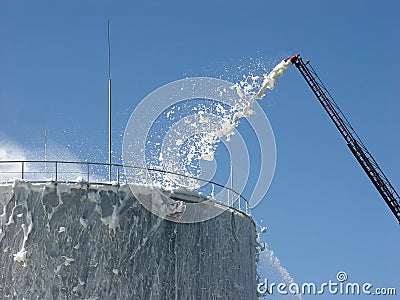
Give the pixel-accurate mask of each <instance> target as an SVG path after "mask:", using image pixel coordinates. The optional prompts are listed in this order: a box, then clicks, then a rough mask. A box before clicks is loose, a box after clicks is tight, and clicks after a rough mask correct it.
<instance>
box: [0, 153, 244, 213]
mask: <svg viewBox="0 0 400 300" xmlns="http://www.w3.org/2000/svg"><path fill="white" fill-rule="evenodd" d="M110 170H111V177H112V179H115V180H114V181H111V182H110V180H109V172H110ZM126 170H128V171H131V170H133V171H135V172H136V171H138V172H143V173H146V175H147V181H146V183H149V181H148V178H149V172H152V173H158V174H164V175H167V176H171V177H181V178H185V179H187V180H190V181H191V182H193V183H194V184H193V186H196V188H193V189H194V190H195V191H197V192H199V193H201V194H202V195H204V196H205V197H207V198H211V199H214V200H216V201H217V202H219V203H221V204H223V205H226V206H229V207H231V208H234V209H236V210H239V211H241V212H243V213H245V214H247V215H251V207H250V205H249V201H248V200H247V199H246V198H245V197H244V196H242V195H241V194H240V193H238V192H236V191H235V190H233V189H232V188H230V187H228V186H225V185H222V184H219V183H217V182H213V181H210V180H206V179H201V178H197V177H194V176H189V175H184V174H179V173H175V172H170V171H166V170H161V169H155V168H145V167H138V166H125V165H121V164H109V163H99V162H86V161H85V162H78V161H58V160H51V161H50V160H47V161H44V160H7V161H5V160H4V161H0V183H8V182H11V181H13V180H15V179H22V180H27V181H29V182H34V183H45V182H69V183H75V182H85V183H88V184H104V185H107V184H118V185H119V184H121V183H122V184H129V183H132V182H131V180H129V178H127V177H126V172H125V171H126ZM129 177H131V176H129ZM135 183H137V182H136V181H135ZM173 185H174V187H177V188H178V187H183V188H187V187H185V186H182V185H179V184H178V183H176V182H175V183H174V184H173ZM215 195H217V197H216V196H215ZM218 195H219V196H218ZM221 195H222V196H221ZM217 198H218V199H217Z"/></svg>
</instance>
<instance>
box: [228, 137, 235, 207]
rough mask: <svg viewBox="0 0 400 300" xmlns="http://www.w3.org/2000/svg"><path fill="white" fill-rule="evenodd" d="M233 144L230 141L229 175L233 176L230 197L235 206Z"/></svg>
mask: <svg viewBox="0 0 400 300" xmlns="http://www.w3.org/2000/svg"><path fill="white" fill-rule="evenodd" d="M232 161H233V160H232V144H231V142H229V167H230V168H229V173H230V174H229V175H230V176H229V177H230V178H231V191H230V194H231V195H232V198H231V199H230V200H231V203H232V204H231V206H234V201H235V200H234V198H235V195H234V194H233V192H232V191H233V165H232Z"/></svg>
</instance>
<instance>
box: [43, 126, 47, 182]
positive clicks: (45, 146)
mask: <svg viewBox="0 0 400 300" xmlns="http://www.w3.org/2000/svg"><path fill="white" fill-rule="evenodd" d="M43 148H44V149H43V151H44V152H43V156H44V174H45V176H46V177H47V124H46V123H44V139H43ZM45 179H46V178H45Z"/></svg>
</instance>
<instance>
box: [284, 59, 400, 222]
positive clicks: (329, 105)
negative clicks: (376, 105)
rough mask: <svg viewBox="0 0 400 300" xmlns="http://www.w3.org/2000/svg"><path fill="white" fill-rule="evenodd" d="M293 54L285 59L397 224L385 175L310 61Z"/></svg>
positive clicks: (399, 206) (397, 206) (398, 199)
mask: <svg viewBox="0 0 400 300" xmlns="http://www.w3.org/2000/svg"><path fill="white" fill-rule="evenodd" d="M299 56H300V55H299V54H298V55H295V56H292V57H289V58H287V59H286V61H287V60H290V61H291V62H292V63H293V64H294V65H295V66H296V67H297V69H298V70H299V71H300V73H301V75H302V76H303V77H304V79H305V80H306V82H307V84H308V85H309V86H310V88H311V90H312V91H313V92H314V94H315V96H316V97H317V99H318V100H319V102H320V103H321V104H322V106H323V107H324V109H325V111H326V112H327V113H328V115H329V117H330V118H331V120H332V121H333V123H334V124H335V126H336V127H337V129H338V130H339V132H340V133H341V135H342V136H343V138H344V139H345V141H346V143H347V146H348V147H349V149H350V151H351V153H353V155H354V157H355V158H356V159H357V161H358V162H359V164H360V165H361V167H362V168H363V170H364V171H365V173H366V174H367V176H368V177H369V179H370V180H371V181H372V183H373V184H374V186H375V188H376V189H377V190H378V192H379V193H380V195H381V196H382V198H383V200H384V201H385V202H386V204H387V205H388V206H389V208H390V210H391V211H392V212H393V214H394V216H395V217H396V219H397V221H398V222H399V223H400V196H399V194H398V193H397V192H396V190H395V189H394V187H393V186H392V184H391V183H390V181H389V179H388V178H387V177H386V176H385V174H384V173H383V171H382V169H381V168H380V167H379V165H378V163H377V162H376V161H375V159H374V158H373V156H372V155H371V153H370V152H369V151H368V150H367V148H366V147H365V145H364V143H363V142H362V141H361V139H360V137H359V136H358V135H357V133H356V132H355V130H354V129H353V127H352V126H351V124H350V123H349V121H348V120H347V118H346V116H345V115H344V114H343V112H342V110H341V109H340V108H339V106H338V105H337V104H336V102H335V100H334V99H333V97H332V95H331V94H330V93H329V91H328V90H327V88H326V87H325V85H324V84H323V82H322V80H321V79H320V78H319V77H318V75H317V73H316V72H315V70H314V68H313V67H312V66H311V64H310V63H309V61H307V62H306V63H304V62H303V60H302V59H301V58H300V57H299Z"/></svg>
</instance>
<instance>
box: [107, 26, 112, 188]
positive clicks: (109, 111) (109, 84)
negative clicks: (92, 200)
mask: <svg viewBox="0 0 400 300" xmlns="http://www.w3.org/2000/svg"><path fill="white" fill-rule="evenodd" d="M107 29H108V30H107V33H108V163H109V166H108V172H109V173H108V179H109V181H111V155H112V151H111V60H110V56H111V49H110V48H111V47H110V19H108V26H107Z"/></svg>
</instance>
